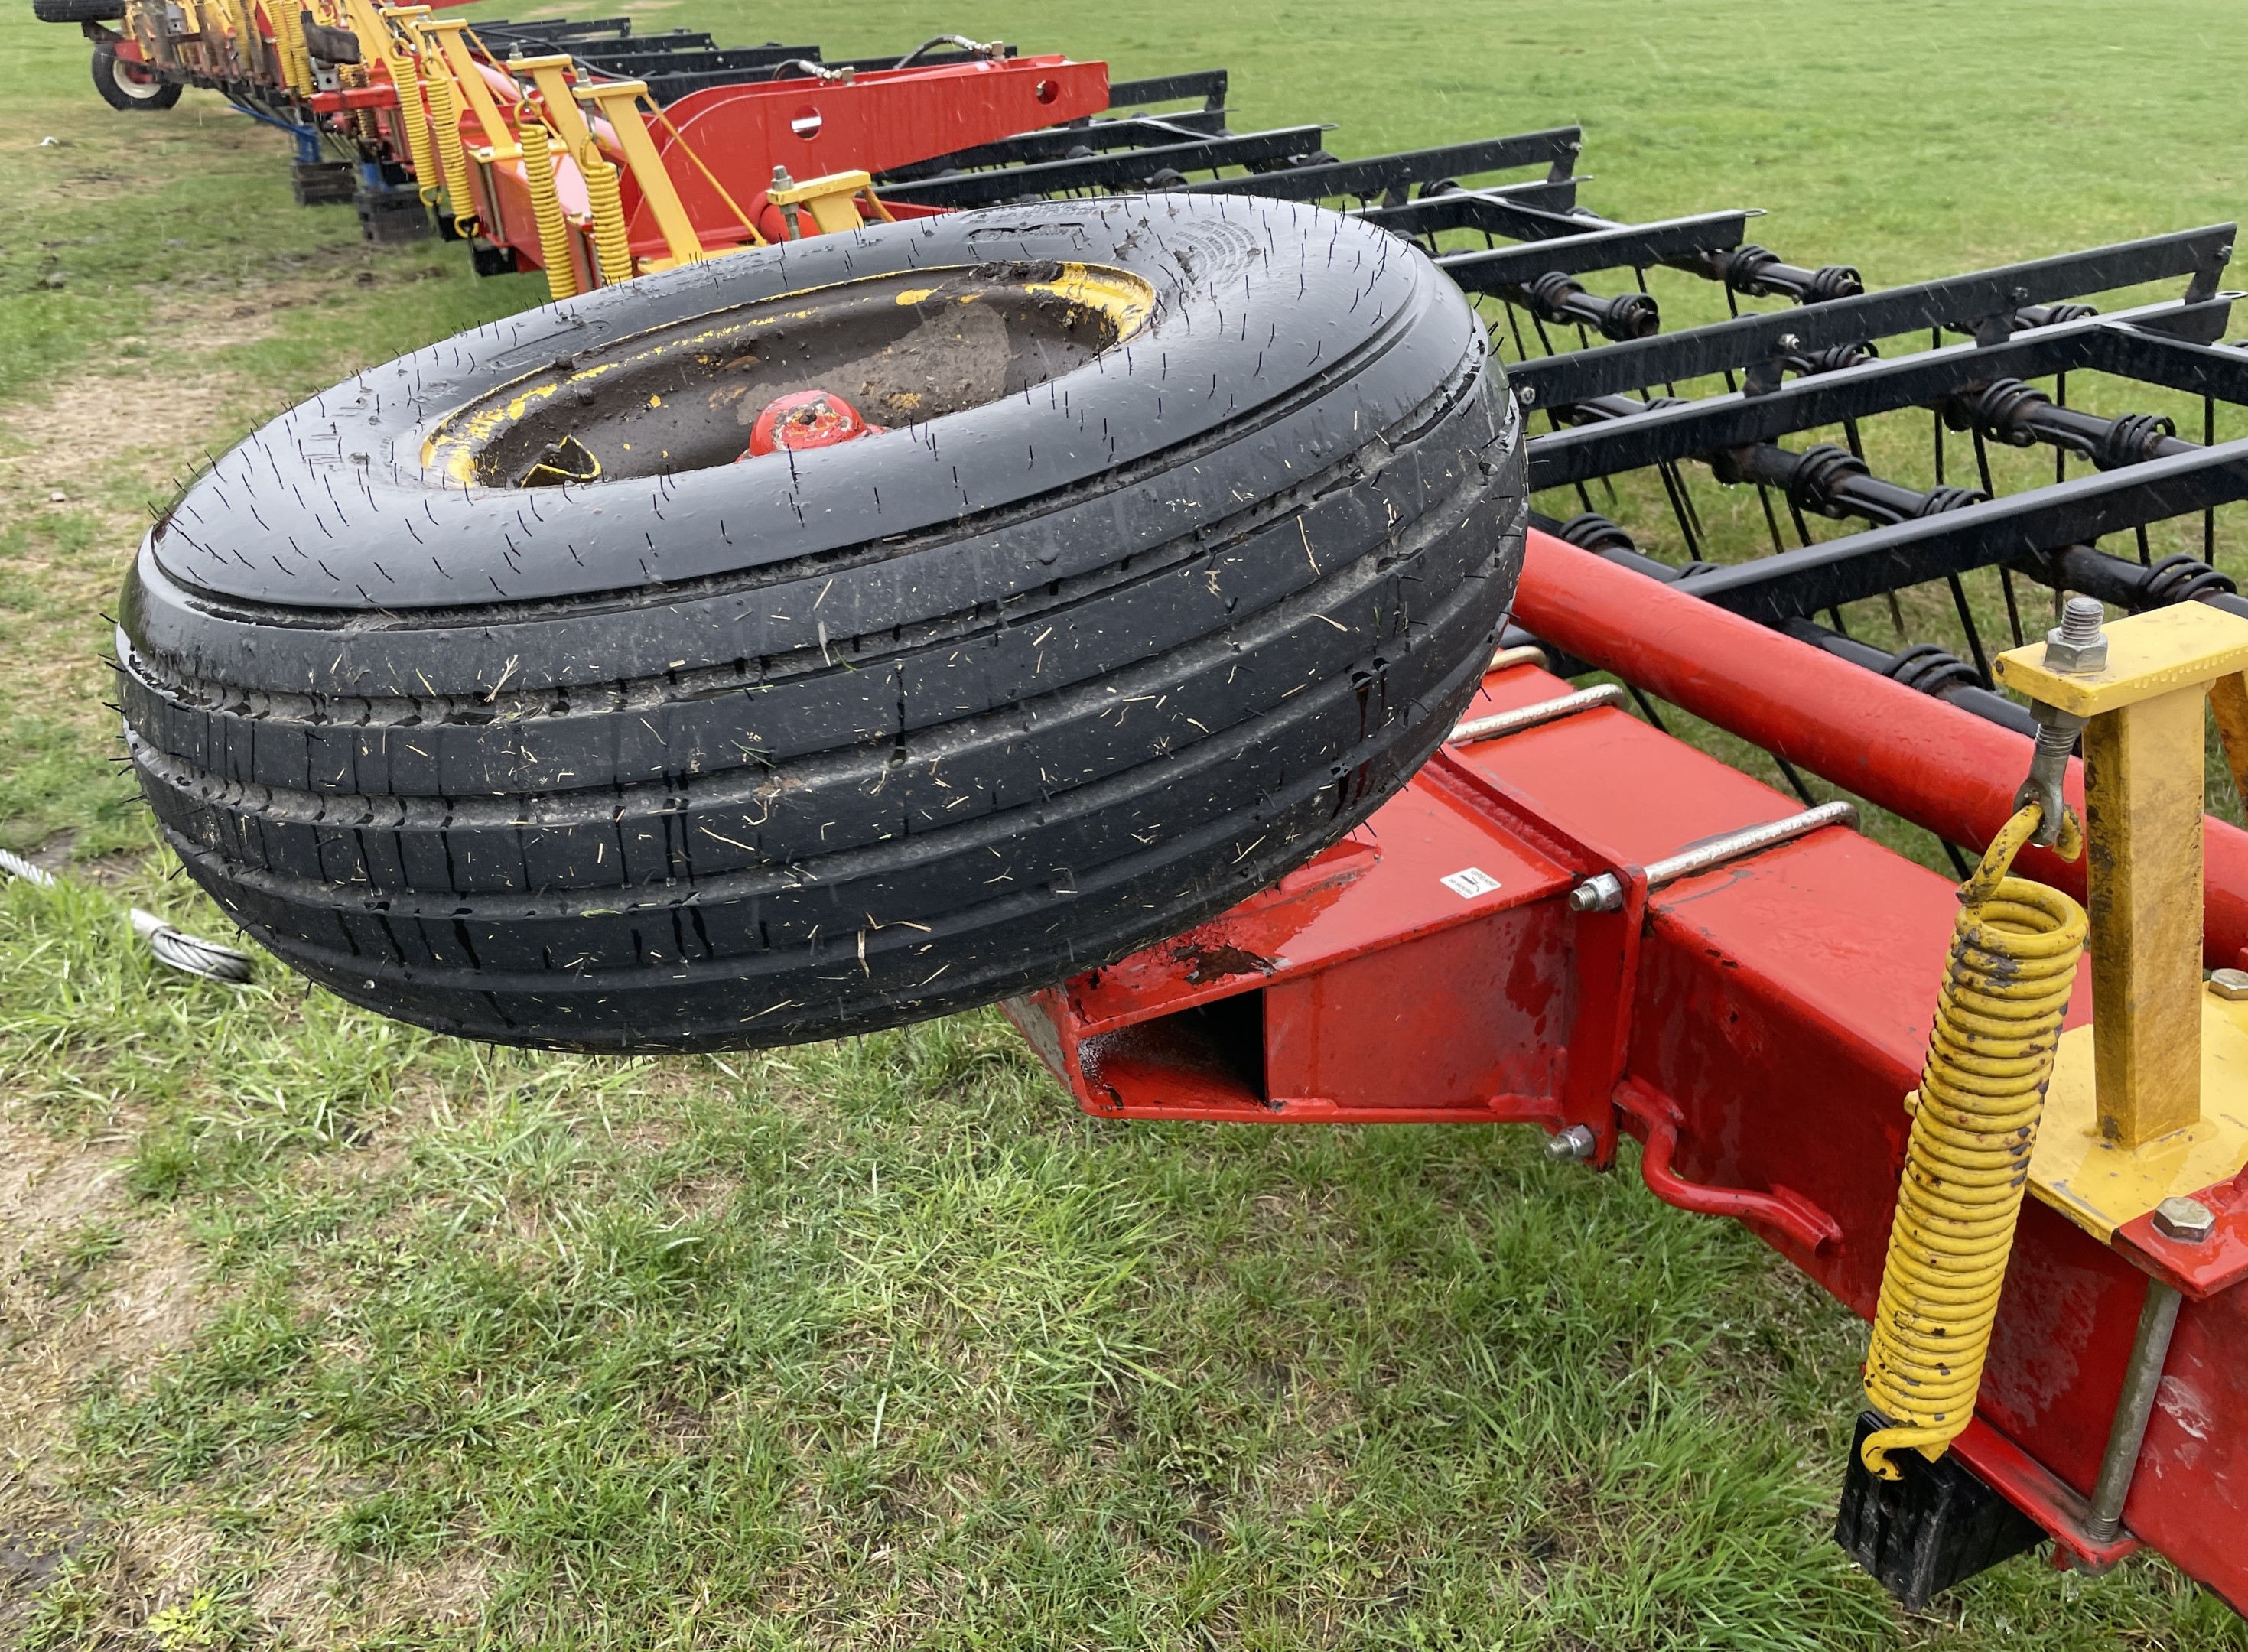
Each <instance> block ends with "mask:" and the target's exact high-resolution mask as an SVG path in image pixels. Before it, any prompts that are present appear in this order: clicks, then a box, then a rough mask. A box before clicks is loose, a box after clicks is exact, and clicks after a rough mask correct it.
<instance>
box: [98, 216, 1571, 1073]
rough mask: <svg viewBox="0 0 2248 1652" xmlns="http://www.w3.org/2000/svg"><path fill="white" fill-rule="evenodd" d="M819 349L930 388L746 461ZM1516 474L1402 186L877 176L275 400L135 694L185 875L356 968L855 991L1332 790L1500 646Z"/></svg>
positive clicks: (1237, 835) (944, 985)
mask: <svg viewBox="0 0 2248 1652" xmlns="http://www.w3.org/2000/svg"><path fill="white" fill-rule="evenodd" d="M807 386H814V387H820V388H825V389H827V390H830V391H833V392H836V393H838V394H841V395H843V396H846V397H848V398H849V399H850V400H851V401H853V403H855V404H856V406H857V407H858V408H860V410H861V411H863V412H864V413H865V415H867V417H868V418H869V419H871V420H872V421H873V422H874V423H876V424H878V425H892V426H894V427H896V428H890V429H888V431H887V432H886V433H883V434H879V435H872V436H868V437H866V438H864V439H861V440H858V441H853V442H846V443H843V444H840V445H837V446H833V447H828V448H823V449H819V450H816V451H809V452H796V453H787V452H783V453H780V454H776V455H774V456H770V457H764V458H757V459H753V460H749V461H747V462H745V463H730V461H731V460H732V458H733V456H734V455H735V453H736V452H737V450H738V448H739V445H740V443H741V442H742V441H743V440H744V437H745V435H746V434H747V429H748V426H749V423H750V420H751V419H752V418H753V417H754V415H755V414H756V412H757V409H758V408H759V407H760V406H762V405H764V402H765V400H766V398H767V397H768V396H771V395H776V394H779V393H781V392H784V391H790V390H796V389H800V388H804V387H807ZM541 484H552V485H541ZM1525 505H1526V499H1525V491H1524V463H1523V455H1522V451H1521V441H1520V431H1519V420H1518V416H1517V415H1516V413H1515V411H1514V408H1513V405H1512V402H1511V399H1510V397H1509V396H1508V394H1506V390H1505V387H1504V378H1503V375H1502V374H1501V371H1500V369H1499V367H1498V364H1497V363H1496V362H1495V361H1494V360H1492V359H1491V354H1490V353H1489V351H1488V349H1487V347H1486V342H1485V339H1484V333H1483V330H1482V328H1481V326H1479V325H1478V323H1477V319H1476V318H1475V316H1474V314H1473V312H1471V311H1470V309H1469V307H1468V305H1467V304H1466V303H1465V302H1464V300H1463V298H1461V296H1460V294H1459V292H1458V291H1457V290H1456V288H1455V287H1454V286H1453V285H1452V284H1451V283H1450V281H1448V280H1447V279H1445V278H1444V277H1443V275H1442V274H1441V273H1440V272H1439V271H1437V270H1436V268H1435V266H1434V265H1433V264H1430V263H1429V260H1428V259H1426V258H1425V257H1422V255H1421V254H1420V253H1419V252H1417V251H1415V250H1414V249H1413V248H1412V247H1411V246H1410V245H1409V244H1408V243H1405V242H1403V241H1402V240H1399V239H1397V238H1395V237H1394V236H1390V235H1388V234H1387V233H1386V232H1384V231H1381V230H1377V229H1374V228H1372V227H1370V226H1368V225H1366V224H1363V223H1359V222H1357V221H1355V220H1353V219H1349V218H1345V217H1341V216H1337V215H1335V214H1333V213H1330V212H1326V211H1323V210H1321V209H1317V208H1312V207H1306V206H1300V205H1294V204H1287V203H1279V202H1265V201H1254V200H1244V199H1237V198H1236V199H1217V198H1209V197H1199V196H1196V195H1163V196H1161V197H1121V198H1114V199H1107V200H1101V201H1068V202H1054V203H1051V204H1039V205H1036V206H1027V207H1019V208H1004V209H995V210H990V211H983V212H963V213H956V214H946V215H942V216H933V217H926V218H920V219H915V220H912V221H909V222H907V223H898V224H894V225H893V224H881V225H873V226H869V227H868V228H867V230H865V231H864V232H862V233H853V234H845V235H830V236H819V237H816V238H813V239H811V240H807V241H802V242H796V243H789V244H787V245H786V246H785V247H777V248H772V249H769V250H756V251H745V252H737V253H732V254H730V255H728V256H726V257H722V258H717V259H714V260H712V261H709V262H708V263H704V264H696V265H691V266H688V267H685V268H682V269H678V270H675V271H670V272H668V273H664V274H658V275H651V276H647V277H643V278H640V279H638V280H634V281H632V282H629V283H626V284H620V285H617V286H614V287H608V288H604V289H602V290H600V291H597V292H594V293H593V294H591V295H589V296H586V297H585V298H577V299H573V300H571V301H569V302H566V303H564V304H561V305H553V306H550V307H547V308H543V309H539V310H537V311H534V312H530V313H528V314H524V315H521V316H517V317H516V318H514V319H511V320H508V321H504V322H499V323H496V324H494V325H492V326H487V327H483V328H482V329H479V330H478V331H476V332H472V333H468V334H464V335H463V336H462V337H460V338H457V339H452V340H450V341H449V342H447V343H444V344H442V345H438V346H435V347H433V348H431V349H428V350H424V351H422V352H421V353H418V354H415V355H411V356H408V357H405V358H403V359H401V360H397V361H394V362H392V363H389V364H387V365H386V366H383V367H375V368H372V369H370V370H369V371H367V372H366V373H363V374H360V376H359V377H357V378H355V379H353V380H350V381H349V382H347V383H346V384H344V385H341V386H339V387H337V388H335V389H333V390H331V391H328V392H327V393H326V394H322V395H319V396H317V397H315V398H313V399H312V401H308V402H306V403H305V404H304V405H302V406H300V407H298V408H296V409H294V410H293V411H291V412H290V413H287V414H285V415H283V416H281V417H280V418H278V419H277V420H275V421H274V422H272V423H271V424H269V425H267V426H266V427H265V428H264V429H262V430H260V431H259V432H258V433H257V435H254V436H252V437H251V438H250V440H249V441H247V442H244V443H243V445H242V446H241V447H239V448H238V449H235V450H234V451H233V452H231V453H230V454H229V455H227V456H225V457H224V458H223V459H221V460H220V461H219V462H218V463H216V465H215V466H214V467H213V468H212V469H211V470H209V472H207V473H206V474H205V475H204V476H202V477H201V478H200V479H199V480H197V481H196V482H195V483H194V484H193V485H192V486H191V487H189V488H188V490H187V491H186V493H185V494H184V496H183V497H182V498H181V499H180V500H179V501H178V502H177V503H176V504H175V505H174V506H173V507H172V508H171V509H170V510H169V511H167V512H166V513H165V515H164V516H163V518H162V519H161V521H160V522H159V523H158V524H156V525H155V527H154V529H153V530H152V531H150V533H149V534H148V536H147V540H146V541H145V542H144V544H143V545H142V546H141V549H140V554H139V556H138V558H137V559H136V561H135V564H134V569H133V571H132V573H131V575H130V577H129V579H128V580H127V586H126V589H125V593H124V597H123V603H124V606H123V608H122V610H121V614H122V619H121V622H120V627H119V630H118V658H119V661H120V667H119V674H120V682H121V689H122V695H123V699H122V707H123V711H124V719H125V724H126V734H127V744H128V749H129V751H130V753H131V757H132V762H133V764H134V767H135V769H136V770H137V771H138V773H139V776H140V784H141V786H142V789H143V791H144V792H145V793H146V795H147V799H148V800H149V801H150V803H151V804H152V805H154V809H155V812H156V814H157V816H158V818H159V819H161V822H162V826H163V830H164V833H165V836H166V838H167V839H168V841H169V842H170V843H171V845H172V846H173V847H175V849H176V850H177V851H178V853H179V854H180V857H181V859H182V860H183V861H184V862H185V863H186V865H187V867H188V870H189V871H190V872H191V873H192V874H194V875H195V878H196V879H197V880H198V881H200V882H201V883H202V885H203V887H204V888H207V889H208V890H209V891H210V893H211V894H212V895H213V896H214V897H216V900H217V901H218V902H219V904H220V905H221V906H223V908H225V909H226V910H227V911H228V912H229V913H230V914H231V915H233V916H234V918H235V919H236V921H237V922H239V923H240V924H241V925H242V926H243V929H245V930H247V931H248V932H249V933H250V935H251V936H254V937H256V938H257V940H258V941H259V942H261V943H264V945H265V946H267V947H268V948H270V949H272V950H273V951H274V952H276V953H277V954H278V955H279V956H281V957H283V958H284V959H285V960H286V961H287V962H288V963H291V964H292V965H294V966H295V967H297V968H298V969H299V970H303V971H304V972H305V974H307V975H309V976H311V977H312V978H314V979H315V980H317V981H319V982H322V983H324V984H326V985H328V986H329V987H331V988H332V989H333V990H334V991H337V992H338V993H339V994H341V995H342V996H343V997H346V998H349V999H352V1000H353V1001H354V1002H356V1003H360V1004H366V1005H368V1006H371V1007H373V1008H374V1009H377V1010H380V1011H384V1012H386V1013H388V1014H391V1015H394V1016H397V1017H399V1018H402V1019H405V1020H408V1021H413V1022H415V1023H418V1024H420V1025H424V1026H428V1027H434V1028H437V1029H440V1030H442V1031H445V1032H454V1033H459V1034H463V1035H464V1036H469V1037H473V1038H487V1039H492V1040H496V1041H498V1042H503V1043H513V1044H531V1045H553V1046H560V1047H565V1048H574V1049H588V1050H607V1051H641V1050H698V1049H716V1048H723V1047H727V1046H744V1045H767V1044H779V1043H785V1042H792V1041H798V1040H804V1039H809V1038H825V1037H830V1036H834V1035H838V1034H842V1033H848V1032H860V1031H866V1030H869V1029H873V1028H876V1027H881V1026H885V1025H893V1024H896V1023H900V1022H904V1021H908V1020H912V1019H916V1018H922V1017H926V1016H931V1015H936V1014H939V1013H942V1012H944V1011H951V1010H955V1009H959V1008H963V1007H966V1006H970V1005H974V1004H983V1003H988V1002H990V1001H992V1000H994V999H997V998H999V997H1004V996H1006V995H1008V994H1011V993H1015V992H1018V991H1024V990H1026V989H1028V988H1031V987H1035V986H1038V985H1040V984H1050V983H1052V982H1055V981H1058V980H1059V979H1062V978H1065V977H1067V976H1069V975H1070V974H1073V973H1074V972H1076V971H1079V970H1085V969H1087V968H1090V967H1093V966H1095V965H1099V964H1101V963H1107V962H1109V961H1111V960H1113V959H1114V958H1117V957H1119V956H1122V955H1123V954H1125V953H1127V952H1128V951H1130V950H1132V949H1134V948H1136V947H1139V946H1141V945H1143V944H1145V943H1148V942H1150V941H1153V940H1155V939H1158V938H1160V937H1162V936H1165V935H1167V934H1172V933H1175V932H1176V931H1178V930H1179V929H1183V928H1185V927H1188V926H1189V925H1191V924H1193V923H1195V922H1199V921H1200V920H1202V919H1203V918H1204V917H1206V916H1209V915H1212V914H1214V913H1216V912H1217V911H1219V910H1221V909H1223V908H1225V907H1226V906H1228V905H1230V903H1232V902H1234V901H1237V900H1239V899H1241V898H1242V897H1243V896H1244V895H1249V894H1250V893H1251V892H1253V891H1254V890H1256V889H1258V888H1260V887H1262V886H1264V885H1265V884H1266V883H1269V882H1270V881H1272V880H1273V879H1274V878H1276V877H1278V876H1279V875H1280V874H1282V873H1284V872H1285V871H1286V870H1288V869H1289V868H1290V867H1292V866H1294V865H1296V864H1298V863H1299V862H1301V861H1303V860H1306V859H1307V858H1308V857H1309V856H1311V855H1312V854H1313V853H1316V852H1317V851H1318V850H1319V849H1320V848H1321V847H1324V846H1326V845H1327V844H1328V843H1331V842H1333V840H1336V839H1337V838H1339V837H1340V836H1341V835H1342V834H1344V833H1347V832H1348V831H1349V830H1350V829H1351V828H1352V827H1353V826H1355V825H1357V824H1358V823H1359V822H1360V820H1362V819H1365V817H1366V816H1367V814H1368V813H1370V812H1372V811H1373V809H1374V806H1375V805H1377V804H1379V803H1380V802H1381V800H1382V799H1383V798H1385V797H1386V796H1388V794H1389V793H1390V792H1392V791H1394V790H1395V788H1396V787H1397V786H1398V785H1401V784H1402V782H1403V781H1404V779H1405V778H1407V777H1408V775H1410V774H1411V772H1412V771H1414V769H1415V767H1417V766H1418V765H1419V764H1420V763H1421V762H1422V760H1423V759H1424V758H1426V757H1428V755H1429V753H1430V752H1431V751H1433V750H1434V749H1435V748H1436V746H1437V745H1438V744H1440V743H1441V742H1442V740H1443V737H1444V736H1445V734H1446V732H1447V731H1448V730H1449V729H1450V726H1451V724H1452V723H1453V721H1454V720H1455V718H1456V716H1457V715H1458V714H1459V712H1460V710H1461V709H1462V708H1463V705H1464V704H1465V703H1466V702H1467V700H1468V699H1469V697H1470V696H1471V695H1472V693H1473V692H1474V689H1475V688H1476V685H1477V681H1478V680H1479V678H1480V675H1481V672H1482V668H1483V665H1484V661H1485V659H1486V657H1487V654H1488V650H1489V648H1490V646H1491V641H1492V638H1493V636H1494V634H1496V632H1497V631H1498V627H1499V625H1500V623H1501V621H1502V620H1503V618H1504V614H1505V611H1506V608H1507V606H1508V603H1509V602H1510V600H1511V596H1512V593H1513V589H1514V584H1515V579H1516V576H1517V574H1518V572H1519V570H1520V566H1521V558H1522V544H1523V524H1524V515H1525Z"/></svg>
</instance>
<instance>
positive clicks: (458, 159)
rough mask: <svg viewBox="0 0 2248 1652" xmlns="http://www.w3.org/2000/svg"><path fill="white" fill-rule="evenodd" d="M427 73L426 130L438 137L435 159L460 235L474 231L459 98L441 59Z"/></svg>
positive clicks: (473, 216)
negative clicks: (427, 110)
mask: <svg viewBox="0 0 2248 1652" xmlns="http://www.w3.org/2000/svg"><path fill="white" fill-rule="evenodd" d="M433 66H434V67H435V70H436V72H435V73H434V74H431V75H429V76H428V77H426V78H425V79H423V80H422V91H423V92H425V93H428V98H429V131H430V134H431V135H432V136H433V137H435V139H436V141H437V163H438V165H439V166H441V167H442V168H444V173H445V194H446V196H447V201H446V205H447V207H448V208H449V209H450V211H451V212H452V215H453V228H455V229H456V230H459V231H460V232H461V233H462V234H463V235H473V234H475V233H476V214H475V213H474V212H473V211H471V210H470V209H469V201H470V200H471V199H472V197H471V196H470V195H469V154H468V151H467V150H466V149H464V148H463V147H461V100H460V99H459V97H458V96H457V95H456V93H455V92H454V90H453V77H452V75H451V74H450V73H449V72H448V71H447V70H446V68H445V65H443V64H442V63H440V64H436V65H433Z"/></svg>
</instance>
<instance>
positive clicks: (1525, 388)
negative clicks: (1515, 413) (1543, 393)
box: [1514, 384, 1538, 408]
mask: <svg viewBox="0 0 2248 1652" xmlns="http://www.w3.org/2000/svg"><path fill="white" fill-rule="evenodd" d="M1514 399H1515V400H1516V401H1519V402H1520V403H1521V404H1522V405H1523V406H1524V407H1525V408H1534V407H1536V406H1537V405H1538V387H1537V386H1536V385H1534V384H1518V385H1516V386H1515V387H1514Z"/></svg>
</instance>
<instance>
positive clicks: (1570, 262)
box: [1436, 195, 1748, 292]
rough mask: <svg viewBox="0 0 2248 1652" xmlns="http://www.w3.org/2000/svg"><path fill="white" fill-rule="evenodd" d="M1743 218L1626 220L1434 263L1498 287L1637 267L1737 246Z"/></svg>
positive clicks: (1485, 287) (1480, 288)
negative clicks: (1606, 227)
mask: <svg viewBox="0 0 2248 1652" xmlns="http://www.w3.org/2000/svg"><path fill="white" fill-rule="evenodd" d="M1436 198H1437V199H1438V200H1439V201H1441V200H1443V199H1444V197H1443V196H1442V195H1439V196H1438V197H1436ZM1747 223H1748V215H1747V214H1746V213H1743V212H1704V213H1700V214H1697V215H1696V216H1693V217H1690V218H1667V219H1664V220H1662V222H1660V223H1638V224H1625V225H1623V226H1621V227H1620V228H1617V229H1614V230H1592V231H1590V232H1588V233H1587V234H1583V235H1573V236H1555V237H1553V238H1552V239H1550V240H1542V241H1531V242H1525V243H1523V244H1521V245H1520V246H1512V247H1495V248H1492V249H1491V250H1490V251H1487V252H1448V253H1445V254H1443V256H1442V257H1439V258H1437V260H1436V267H1437V268H1438V269H1440V270H1442V271H1443V272H1444V273H1445V274H1446V275H1448V276H1450V277H1451V278H1452V279H1453V280H1454V281H1455V282H1456V283H1458V284H1459V285H1460V286H1461V287H1462V288H1463V290H1464V291H1469V292H1497V291H1500V290H1501V289H1503V288H1506V287H1518V286H1526V285H1527V284H1529V283H1531V282H1532V281H1534V280H1536V279H1537V278H1539V276H1541V275H1546V274H1549V273H1554V274H1560V275H1584V274H1587V273H1588V272H1589V271H1594V270H1623V269H1635V268H1639V267H1641V266H1643V265H1646V264H1661V263H1663V262H1665V261H1666V260H1668V259H1669V258H1672V257H1679V256H1681V255H1683V254H1685V253H1689V252H1695V251H1707V250H1713V249H1717V248H1724V247H1731V246H1737V245H1738V244H1739V243H1740V238H1741V236H1742V234H1743V233H1744V230H1745V229H1746V227H1747Z"/></svg>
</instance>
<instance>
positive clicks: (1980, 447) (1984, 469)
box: [1975, 425, 1998, 499]
mask: <svg viewBox="0 0 2248 1652" xmlns="http://www.w3.org/2000/svg"><path fill="white" fill-rule="evenodd" d="M1975 472H1976V474H1977V476H1981V477H1982V478H1983V491H1984V492H1985V493H1987V494H1989V495H1990V496H1991V497H1992V498H1993V499H1995V498H1997V497H1998V484H1997V483H1994V482H1992V481H1991V449H1989V448H1988V447H1986V446H1985V445H1984V442H1983V428H1982V427H1981V426H1980V425H1977V426H1976V428H1975Z"/></svg>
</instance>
